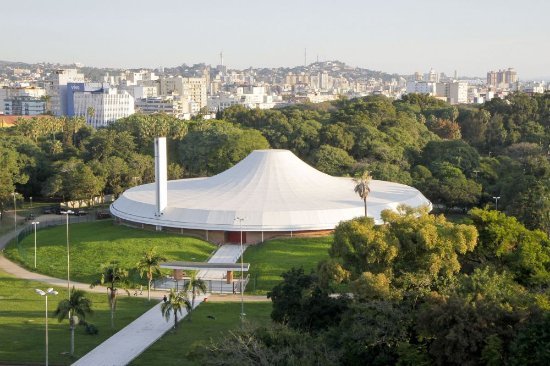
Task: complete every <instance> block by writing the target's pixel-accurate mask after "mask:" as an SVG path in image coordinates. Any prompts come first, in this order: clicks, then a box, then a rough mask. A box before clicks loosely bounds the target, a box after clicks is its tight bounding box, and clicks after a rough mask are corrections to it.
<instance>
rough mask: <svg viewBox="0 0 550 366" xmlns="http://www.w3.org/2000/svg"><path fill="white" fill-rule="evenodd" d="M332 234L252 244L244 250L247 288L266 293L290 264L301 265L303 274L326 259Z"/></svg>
mask: <svg viewBox="0 0 550 366" xmlns="http://www.w3.org/2000/svg"><path fill="white" fill-rule="evenodd" d="M331 242H332V236H326V237H319V238H292V239H273V240H269V241H266V242H265V243H262V244H258V245H252V246H250V247H249V248H248V249H247V250H246V251H245V252H244V261H245V262H247V263H250V282H249V284H248V286H247V291H248V292H251V293H257V294H266V293H267V292H268V291H271V289H272V288H273V286H275V285H276V284H277V283H278V282H280V281H281V280H282V278H281V274H282V273H283V272H286V271H288V270H289V269H291V268H292V267H296V268H299V267H303V268H304V271H305V272H306V273H309V272H310V271H311V270H312V269H315V268H316V267H317V263H318V262H319V261H321V260H323V259H326V258H328V249H329V247H330V243H331Z"/></svg>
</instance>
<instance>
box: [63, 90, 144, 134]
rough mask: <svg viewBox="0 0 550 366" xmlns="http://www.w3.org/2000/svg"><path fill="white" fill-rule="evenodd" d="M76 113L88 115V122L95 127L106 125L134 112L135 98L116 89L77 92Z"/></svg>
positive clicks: (77, 114) (75, 97) (75, 96)
mask: <svg viewBox="0 0 550 366" xmlns="http://www.w3.org/2000/svg"><path fill="white" fill-rule="evenodd" d="M73 98H74V114H75V115H76V116H83V117H86V123H88V124H89V125H91V126H92V127H94V128H98V127H105V126H107V125H109V124H110V123H112V122H114V121H116V120H117V119H119V118H124V117H128V116H129V115H131V114H134V98H133V97H132V96H131V95H130V94H128V93H126V92H124V93H117V90H116V89H113V88H107V89H103V90H101V91H99V92H87V91H85V92H75V93H74V95H73Z"/></svg>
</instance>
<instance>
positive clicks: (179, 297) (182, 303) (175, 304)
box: [160, 289, 191, 329]
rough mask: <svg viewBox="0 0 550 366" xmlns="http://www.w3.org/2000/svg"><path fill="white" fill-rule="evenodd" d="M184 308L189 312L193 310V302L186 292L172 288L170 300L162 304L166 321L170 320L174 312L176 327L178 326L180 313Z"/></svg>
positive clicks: (161, 308)
mask: <svg viewBox="0 0 550 366" xmlns="http://www.w3.org/2000/svg"><path fill="white" fill-rule="evenodd" d="M183 309H185V310H187V311H188V312H189V311H191V302H190V301H189V298H188V296H187V293H186V292H183V291H180V292H176V291H174V289H170V294H169V295H168V300H167V301H165V302H164V303H163V304H162V305H161V306H160V311H161V312H162V315H163V316H164V317H165V318H166V321H168V320H170V315H171V313H174V329H177V327H178V313H180V315H182V314H183Z"/></svg>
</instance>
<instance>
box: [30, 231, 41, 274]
mask: <svg viewBox="0 0 550 366" xmlns="http://www.w3.org/2000/svg"><path fill="white" fill-rule="evenodd" d="M31 224H32V225H33V226H34V268H36V225H38V224H40V221H33V222H31Z"/></svg>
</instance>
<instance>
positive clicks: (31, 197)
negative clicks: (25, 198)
mask: <svg viewBox="0 0 550 366" xmlns="http://www.w3.org/2000/svg"><path fill="white" fill-rule="evenodd" d="M29 199H30V200H31V210H32V197H29Z"/></svg>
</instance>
